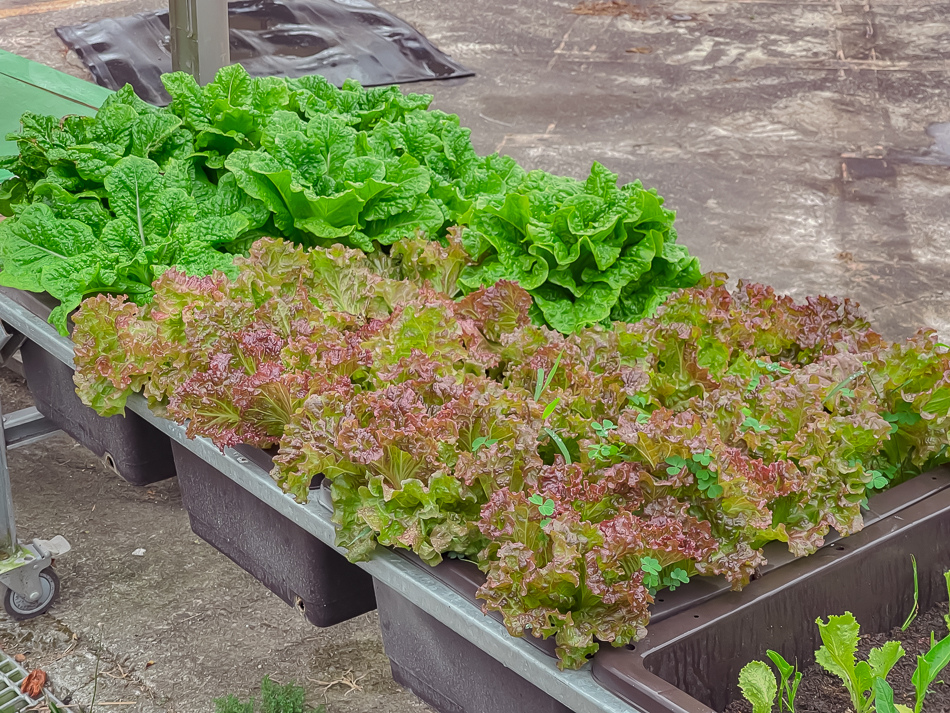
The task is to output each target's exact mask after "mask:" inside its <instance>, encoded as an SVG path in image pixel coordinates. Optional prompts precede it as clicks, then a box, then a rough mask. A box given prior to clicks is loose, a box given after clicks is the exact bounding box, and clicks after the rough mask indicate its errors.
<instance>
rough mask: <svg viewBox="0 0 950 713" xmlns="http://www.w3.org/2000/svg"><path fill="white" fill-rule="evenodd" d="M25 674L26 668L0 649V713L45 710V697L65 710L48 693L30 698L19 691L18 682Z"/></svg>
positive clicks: (20, 681)
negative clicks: (40, 696)
mask: <svg viewBox="0 0 950 713" xmlns="http://www.w3.org/2000/svg"><path fill="white" fill-rule="evenodd" d="M26 675H27V672H26V669H24V668H23V667H22V666H20V664H18V663H17V662H16V661H14V660H13V659H12V658H10V657H9V656H7V655H6V654H5V653H3V652H2V651H0V713H13V712H14V711H26V710H36V711H45V710H47V709H48V708H49V705H48V703H47V699H49V700H51V701H52V702H53V703H54V704H56V705H57V706H59V707H60V708H63V709H64V710H65V707H64V706H63V704H62V703H60V702H59V701H58V700H57V699H56V698H55V697H54V696H52V695H50V694H48V693H44V695H43V697H42V698H39V699H37V698H30V697H29V696H28V695H26V694H25V693H23V692H21V691H20V684H21V683H22V682H23V679H24V678H26Z"/></svg>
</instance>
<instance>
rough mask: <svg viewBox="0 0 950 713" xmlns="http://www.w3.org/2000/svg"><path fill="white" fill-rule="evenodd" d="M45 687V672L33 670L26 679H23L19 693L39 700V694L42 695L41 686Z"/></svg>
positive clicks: (37, 669)
mask: <svg viewBox="0 0 950 713" xmlns="http://www.w3.org/2000/svg"><path fill="white" fill-rule="evenodd" d="M45 685H46V671H44V670H43V669H39V668H34V669H33V670H32V671H30V673H29V674H27V677H26V678H24V679H23V683H21V684H20V692H21V693H25V694H26V695H28V696H29V697H30V698H39V697H40V694H42V693H43V686H45Z"/></svg>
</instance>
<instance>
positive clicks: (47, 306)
mask: <svg viewBox="0 0 950 713" xmlns="http://www.w3.org/2000/svg"><path fill="white" fill-rule="evenodd" d="M0 290H2V292H3V294H5V295H7V296H8V297H10V298H11V299H13V300H14V301H15V302H16V303H17V304H19V305H20V306H22V307H25V308H26V309H28V310H29V311H30V312H32V313H33V314H35V315H36V316H38V317H40V318H41V319H43V320H44V321H45V320H46V319H48V318H49V314H50V312H51V311H52V310H53V308H54V307H56V305H57V304H58V302H56V300H54V299H53V298H52V297H50V296H49V295H40V294H35V293H33V292H24V291H23V290H15V289H13V288H9V287H3V288H0ZM20 356H21V357H22V359H23V373H24V376H25V377H26V384H27V387H28V388H29V389H30V393H31V394H32V395H33V401H34V403H35V404H36V409H37V410H38V411H39V412H40V413H41V414H43V415H44V416H45V417H46V418H48V419H49V420H50V421H52V422H53V424H55V425H56V427H57V428H59V429H60V430H61V431H64V432H66V433H68V434H69V435H70V436H72V438H73V439H75V440H76V441H77V442H78V443H80V444H81V445H83V446H85V447H86V448H88V449H89V450H90V451H92V452H93V453H95V454H96V455H97V456H99V457H100V458H102V459H103V460H104V461H105V462H106V464H107V465H108V466H109V467H110V468H112V470H114V471H115V472H116V473H118V474H119V475H120V476H122V477H123V478H124V479H125V480H127V481H128V482H129V483H131V484H132V485H149V484H151V483H155V482H158V481H160V480H166V479H168V478H173V477H174V476H175V460H174V458H173V456H172V447H171V440H170V439H169V438H168V436H166V435H164V434H162V433H160V432H159V431H158V430H157V429H155V427H154V426H151V425H149V424H148V423H147V422H146V421H145V420H144V419H142V418H141V417H140V416H137V415H136V414H134V413H131V412H129V413H128V414H126V415H125V416H109V417H103V416H100V415H99V414H97V413H96V412H95V411H94V410H93V409H91V408H89V407H88V406H86V405H85V404H84V403H83V402H82V401H81V400H80V398H79V396H77V395H76V387H75V385H74V384H73V370H72V368H71V367H69V366H67V365H66V364H63V363H62V362H61V361H59V359H57V358H56V357H54V356H53V355H52V354H50V353H48V352H46V351H45V350H43V349H42V348H41V347H39V346H37V345H36V344H34V343H33V342H29V341H28V342H25V343H24V344H23V346H22V347H21V348H20Z"/></svg>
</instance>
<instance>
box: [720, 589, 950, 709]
mask: <svg viewBox="0 0 950 713" xmlns="http://www.w3.org/2000/svg"><path fill="white" fill-rule="evenodd" d="M947 611H948V609H947V603H946V602H944V603H941V604H938V605H937V606H935V607H934V608H933V609H931V610H930V611H928V612H926V613H924V614H921V615H920V616H918V617H917V618H916V619H915V620H914V623H913V624H911V625H910V627H909V628H908V629H907V631H901V630H900V627H897V628H896V629H893V630H892V631H891V632H890V633H889V634H869V635H865V636H862V637H861V641H860V642H859V644H858V655H859V658H860V659H866V658H867V654H868V651H869V650H870V649H872V648H873V647H875V646H880V645H881V644H883V643H884V642H885V641H892V640H896V641H900V642H901V644H902V645H903V646H904V650H905V651H906V652H907V653H906V654H905V655H904V657H903V658H902V659H901V660H900V661H898V662H897V665H896V666H895V667H894V668H893V670H892V671H891V673H890V675H889V676H888V677H887V680H888V682H889V683H890V684H891V686H892V687H893V688H894V702H895V703H903V704H905V705H910V706H912V705H913V702H914V686H913V684H912V683H911V681H910V678H911V676H912V675H913V674H914V669H915V668H916V667H917V655H918V654H923V653H926V652H927V650H928V649H929V648H930V632H934V633H935V634H936V637H937V638H938V639H939V638H941V637H943V636H946V635H947V625H946V623H945V622H944V619H943V616H944V614H946V613H947ZM761 659H762V660H763V661H766V662H768V663H769V664H771V662H769V661H768V658H767V657H766V656H765V652H764V651H763V652H762V656H761ZM773 670H774V667H773ZM941 681H950V667H947V668H946V669H944V672H943V673H942V674H941V675H940V676H939V677H938V678H937V683H935V684H934V685H932V686H931V687H930V693H928V694H927V698H926V699H925V700H924V713H950V685H948V683H943V682H941ZM776 710H777V707H776ZM851 710H852V708H851V699H850V697H849V696H848V693H847V691H846V690H845V688H844V686H843V685H842V683H841V681H840V679H838V678H836V677H835V676H832V675H831V674H829V673H826V672H825V670H824V669H822V668H820V667H819V666H811V667H810V668H808V669H806V670H805V675H804V677H803V678H802V683H801V687H800V688H799V689H798V697H797V698H796V699H795V713H848V712H849V711H851ZM751 711H752V706H751V705H749V703H747V702H746V701H745V700H739V701H733V702H732V703H730V704H729V707H728V708H726V712H725V713H751Z"/></svg>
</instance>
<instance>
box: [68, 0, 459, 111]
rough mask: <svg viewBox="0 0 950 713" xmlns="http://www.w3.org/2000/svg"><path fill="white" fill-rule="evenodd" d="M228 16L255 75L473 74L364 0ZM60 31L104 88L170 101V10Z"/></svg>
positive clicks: (248, 2)
mask: <svg viewBox="0 0 950 713" xmlns="http://www.w3.org/2000/svg"><path fill="white" fill-rule="evenodd" d="M228 14H229V17H230V23H229V24H230V29H231V61H233V62H240V63H241V64H242V65H244V67H245V68H246V69H247V71H248V73H250V74H251V75H253V76H258V77H263V76H281V77H299V76H303V75H306V74H322V75H323V76H324V77H326V78H327V79H328V80H330V82H332V83H334V84H336V85H337V86H339V85H341V84H342V83H343V81H344V80H346V79H356V80H358V81H359V82H361V83H362V84H363V85H364V86H380V85H386V84H403V83H406V82H419V81H425V80H430V79H451V78H455V77H466V76H471V75H472V74H473V73H472V72H470V71H469V70H467V69H465V68H464V67H462V66H461V65H460V64H458V63H456V62H453V61H452V60H451V59H450V58H449V57H448V56H447V55H445V54H443V53H442V52H440V51H439V50H438V49H437V48H436V47H435V46H434V45H433V44H432V43H431V42H429V41H428V40H427V39H426V38H425V37H423V36H422V35H421V34H419V32H418V31H417V30H416V29H415V28H413V27H412V26H411V25H409V24H408V23H406V22H404V21H403V20H400V19H399V18H398V17H394V16H393V15H391V14H389V13H388V12H384V11H383V10H381V9H379V8H378V7H376V6H375V5H373V4H372V3H369V2H366V0H238V2H231V3H229V4H228ZM56 34H58V35H59V37H60V38H61V39H62V40H63V42H65V43H66V44H67V45H68V46H69V48H70V49H73V50H75V51H76V53H77V54H78V55H79V57H80V58H81V59H82V61H83V62H84V63H85V65H86V66H87V67H88V68H89V70H90V71H91V72H92V75H93V76H94V77H95V79H96V81H97V82H98V83H99V84H100V85H102V86H104V87H108V88H110V89H119V88H121V87H122V86H124V85H126V84H131V85H132V87H133V88H134V89H135V92H136V94H138V95H139V96H140V97H141V98H142V99H144V100H146V101H148V102H152V103H153V104H163V105H164V104H167V103H168V101H169V97H168V95H167V94H166V93H165V90H164V87H162V83H161V81H160V77H161V75H162V73H164V72H170V71H171V69H172V61H171V54H170V51H169V33H168V12H167V11H159V12H148V13H142V14H139V15H132V16H130V17H120V18H108V19H105V20H99V21H97V22H90V23H87V24H83V25H73V26H70V27H59V28H57V29H56Z"/></svg>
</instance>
